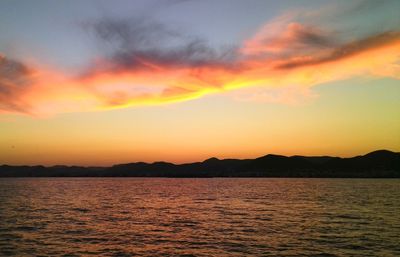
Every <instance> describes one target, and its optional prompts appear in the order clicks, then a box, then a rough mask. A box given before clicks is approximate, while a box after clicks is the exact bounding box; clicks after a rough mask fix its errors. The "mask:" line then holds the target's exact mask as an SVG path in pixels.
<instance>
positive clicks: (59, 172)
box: [0, 150, 400, 178]
mask: <svg viewBox="0 0 400 257" xmlns="http://www.w3.org/2000/svg"><path fill="white" fill-rule="evenodd" d="M0 177H332V178H335V177H350V178H353V177H354V178H399V177H400V153H395V152H391V151H387V150H379V151H374V152H371V153H368V154H366V155H363V156H356V157H351V158H340V157H330V156H311V157H308V156H298V155H296V156H291V157H287V156H282V155H273V154H268V155H265V156H262V157H259V158H256V159H246V160H238V159H223V160H220V159H217V158H210V159H207V160H205V161H203V162H194V163H186V164H179V165H178V164H173V163H168V162H154V163H145V162H135V163H127V164H118V165H114V166H112V167H79V166H60V165H58V166H53V167H44V166H9V165H3V166H0Z"/></svg>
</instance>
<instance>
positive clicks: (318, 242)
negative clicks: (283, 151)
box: [0, 178, 400, 256]
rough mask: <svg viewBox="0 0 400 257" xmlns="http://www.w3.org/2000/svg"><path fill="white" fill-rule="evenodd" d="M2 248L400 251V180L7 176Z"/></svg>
mask: <svg viewBox="0 0 400 257" xmlns="http://www.w3.org/2000/svg"><path fill="white" fill-rule="evenodd" d="M0 255H1V256H7V255H15V256H36V255H42V256H60V255H61V256H62V255H63V256H87V255H94V256H135V255H138V256H310V255H312V256H313V255H314V256H315V255H317V256H400V180H395V179H393V180H382V179H381V180H374V179H365V180H356V179H260V178H258V179H217V178H211V179H159V178H148V179H141V178H75V179H74V178H72V179H71V178H68V179H66V178H40V179H39V178H36V179H35V178H29V179H25V178H24V179H0Z"/></svg>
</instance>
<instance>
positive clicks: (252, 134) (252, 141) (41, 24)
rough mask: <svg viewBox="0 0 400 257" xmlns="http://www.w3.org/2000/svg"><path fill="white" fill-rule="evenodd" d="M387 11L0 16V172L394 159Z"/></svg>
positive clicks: (301, 5)
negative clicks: (387, 155) (383, 153)
mask: <svg viewBox="0 0 400 257" xmlns="http://www.w3.org/2000/svg"><path fill="white" fill-rule="evenodd" d="M398 10H400V1H397V0H394V1H389V0H382V1H362V0H354V1H322V0H319V1H312V0H298V1H272V0H271V1H267V0H259V1H258V0H248V1H239V0H202V1H200V0H146V1H145V0H143V1H130V0H129V1H128V0H116V1H105V0H104V1H103V0H96V1H95V0H91V1H89V0H69V1H64V0H60V1H52V0H37V1H23V0H3V1H1V2H0V34H1V36H0V164H10V165H38V164H41V165H58V164H63V165H85V166H89V165H90V166H92V165H94V166H108V165H112V164H117V163H127V162H135V161H146V162H154V161H160V160H162V161H169V162H174V163H185V162H193V161H202V160H204V159H207V158H209V157H218V158H254V157H259V156H262V155H265V154H268V153H274V154H282V155H287V156H291V155H309V156H311V155H313V156H315V155H318V156H319V155H333V156H342V157H348V156H355V155H361V154H366V153H368V152H370V151H374V150H378V149H387V150H391V151H396V152H399V151H400V16H399V15H398Z"/></svg>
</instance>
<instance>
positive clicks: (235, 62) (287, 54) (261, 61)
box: [0, 17, 400, 115]
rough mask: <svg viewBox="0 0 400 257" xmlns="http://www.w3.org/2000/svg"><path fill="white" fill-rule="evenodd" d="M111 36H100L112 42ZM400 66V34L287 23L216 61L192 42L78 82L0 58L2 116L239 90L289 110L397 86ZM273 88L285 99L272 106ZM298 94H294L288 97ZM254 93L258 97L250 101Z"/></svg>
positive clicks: (100, 69)
mask: <svg viewBox="0 0 400 257" xmlns="http://www.w3.org/2000/svg"><path fill="white" fill-rule="evenodd" d="M108 27H110V26H108ZM112 28H115V26H112ZM124 28H125V26H124ZM135 31H138V30H135ZM139 31H140V30H139ZM102 32H104V31H103V30H102ZM111 32H113V31H111ZM111 32H107V33H106V35H107V36H110V35H111V36H113V37H114V35H113V34H112V33H111ZM110 33H111V34H110ZM124 33H125V34H126V33H127V32H124ZM141 38H142V37H141ZM123 42H124V44H126V43H129V42H125V40H123ZM128 45H129V44H128ZM124 53H125V55H124ZM399 61H400V32H398V31H386V32H382V33H379V34H375V35H371V36H366V37H364V38H361V39H353V40H344V39H338V38H336V37H335V34H334V33H332V32H329V31H324V30H323V29H322V28H317V27H316V26H310V25H304V24H300V23H298V22H292V21H290V19H288V18H287V17H285V18H284V19H279V20H276V21H273V22H272V23H269V24H266V25H265V26H264V27H263V28H262V29H261V30H260V31H259V32H258V33H257V34H256V35H255V36H254V37H253V38H251V39H249V40H247V41H245V42H244V44H243V46H242V47H240V48H239V49H237V50H236V51H230V52H225V53H223V54H221V53H217V52H215V51H213V50H212V49H209V48H208V47H207V46H205V45H204V44H203V43H201V42H198V41H195V42H189V43H188V44H185V45H183V46H179V47H178V48H175V49H172V50H171V49H167V50H160V49H158V48H156V47H155V46H152V47H150V48H146V46H143V48H134V49H132V48H128V49H127V50H126V51H124V52H123V53H121V52H117V53H115V54H114V55H112V56H111V57H110V58H103V59H101V58H100V59H99V60H98V61H97V62H95V63H94V64H93V65H92V66H91V67H90V68H89V69H88V70H87V71H86V72H84V75H82V76H76V77H72V76H67V75H66V74H63V73H62V72H59V71H55V70H51V69H49V68H43V67H41V66H40V65H35V64H30V65H29V64H23V63H21V62H18V61H15V60H10V59H7V58H6V57H3V56H0V75H1V77H0V101H1V102H0V110H1V111H2V112H17V113H27V114H31V115H47V114H54V113H60V112H77V111H95V110H104V109H111V108H122V107H129V106H138V105H156V104H164V103H172V102H178V101H186V100H190V99H194V98H198V97H201V96H204V95H207V94H211V93H221V92H226V91H232V90H239V89H240V91H244V92H245V93H246V94H247V96H246V97H245V98H246V99H255V100H259V99H264V100H266V101H271V102H288V103H290V102H293V97H291V96H292V95H305V96H307V95H313V94H312V93H310V90H309V89H310V88H311V87H313V86H315V85H319V84H322V83H326V82H330V81H334V80H341V79H346V78H350V77H354V76H376V77H388V76H390V77H394V78H397V79H398V78H400V67H399ZM248 88H250V89H248ZM254 88H256V90H255V89H254ZM274 88H278V89H280V90H281V92H286V93H283V94H278V98H279V99H278V100H276V99H275V98H274V94H273V93H271V90H273V89H274ZM282 88H290V90H289V91H285V90H283V91H282ZM296 88H298V89H299V92H300V94H296V93H293V90H294V89H296ZM247 89H248V91H246V90H247ZM263 89H265V90H266V91H265V92H266V93H263V92H262V90H263ZM260 90H261V91H260ZM252 92H253V93H254V94H257V95H261V96H263V97H260V96H257V97H251V96H249V95H248V94H251V93H252ZM287 92H290V93H287ZM239 98H240V97H239Z"/></svg>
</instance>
